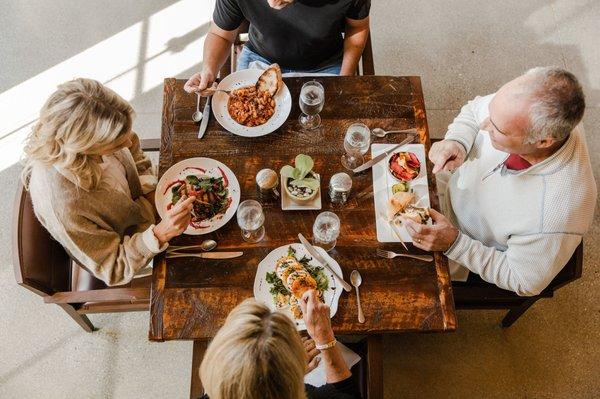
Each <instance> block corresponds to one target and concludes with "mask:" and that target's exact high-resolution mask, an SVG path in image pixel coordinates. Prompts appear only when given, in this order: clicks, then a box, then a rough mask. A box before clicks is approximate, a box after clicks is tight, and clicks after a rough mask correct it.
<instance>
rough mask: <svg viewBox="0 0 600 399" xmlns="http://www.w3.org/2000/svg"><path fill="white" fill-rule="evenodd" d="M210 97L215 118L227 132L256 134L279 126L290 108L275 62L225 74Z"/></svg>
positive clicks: (288, 94) (287, 90)
mask: <svg viewBox="0 0 600 399" xmlns="http://www.w3.org/2000/svg"><path fill="white" fill-rule="evenodd" d="M217 89H218V90H230V91H231V92H230V94H229V95H228V94H226V93H224V92H221V91H217V92H216V93H215V94H214V95H213V97H212V110H213V114H214V115H215V119H216V120H217V121H218V122H219V123H220V124H221V126H223V127H224V128H225V129H226V130H227V131H229V132H231V133H233V134H236V135H238V136H243V137H259V136H264V135H266V134H269V133H272V132H274V131H275V130H277V129H279V128H280V127H281V125H283V123H284V122H285V121H286V120H287V117H288V116H289V114H290V111H291V109H292V97H291V95H290V91H289V89H288V88H287V86H286V85H285V83H283V80H282V79H281V71H280V70H279V66H277V65H276V64H274V65H272V66H271V67H269V68H268V69H267V70H265V71H263V70H260V69H243V70H241V71H237V72H234V73H232V74H231V75H228V76H227V77H225V78H224V79H223V80H222V81H221V82H219V85H218V87H217Z"/></svg>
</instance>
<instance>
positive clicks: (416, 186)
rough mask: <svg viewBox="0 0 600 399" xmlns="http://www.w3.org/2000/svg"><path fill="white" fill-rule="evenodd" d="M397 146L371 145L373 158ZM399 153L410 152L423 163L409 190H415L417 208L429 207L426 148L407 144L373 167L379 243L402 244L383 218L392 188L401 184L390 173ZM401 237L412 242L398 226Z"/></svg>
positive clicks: (420, 145) (409, 184)
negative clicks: (395, 156) (392, 161)
mask: <svg viewBox="0 0 600 399" xmlns="http://www.w3.org/2000/svg"><path fill="white" fill-rule="evenodd" d="M394 145H395V144H393V143H391V144H373V145H371V157H373V158H374V157H376V156H377V155H379V154H381V153H384V152H385V151H387V150H388V149H390V148H391V147H393V146H394ZM399 151H410V152H413V153H415V155H416V156H417V158H419V161H420V162H421V170H420V171H419V175H418V176H417V177H416V178H415V179H413V180H412V181H410V182H409V183H408V187H409V189H413V191H414V193H415V200H416V201H418V203H417V206H420V207H427V208H428V207H429V206H430V202H429V185H428V182H427V163H426V158H425V146H423V144H407V145H404V146H402V147H400V148H398V149H397V150H395V151H394V152H393V153H392V154H390V155H389V156H388V157H386V158H385V159H383V160H381V161H380V162H378V163H377V164H375V165H373V168H372V169H373V190H375V195H374V197H373V198H374V201H375V221H376V225H377V241H379V242H400V240H399V239H398V237H397V236H396V234H395V233H394V231H393V230H392V227H391V226H390V224H389V222H388V221H387V220H386V219H385V218H384V217H382V216H381V214H382V213H383V214H384V215H385V213H386V208H387V203H388V201H389V200H390V198H391V197H392V186H393V185H394V184H396V183H399V182H400V180H397V179H396V178H395V177H394V176H392V174H391V173H390V171H389V169H388V166H389V162H390V158H391V157H392V155H393V154H394V153H396V152H399ZM398 230H399V231H400V236H401V237H402V240H403V241H404V242H412V238H411V236H410V235H409V234H408V232H407V231H406V229H405V228H404V227H402V226H401V225H400V226H398Z"/></svg>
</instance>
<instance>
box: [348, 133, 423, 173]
mask: <svg viewBox="0 0 600 399" xmlns="http://www.w3.org/2000/svg"><path fill="white" fill-rule="evenodd" d="M416 136H417V135H416V134H411V135H409V136H408V137H407V138H406V139H404V141H403V142H401V143H400V144H398V145H395V146H393V147H392V148H390V149H389V150H387V151H386V152H384V153H383V154H379V155H377V156H376V157H375V158H373V159H371V160H370V161H369V162H365V163H364V164H362V165H360V166H359V167H358V168H356V169H354V170H352V172H354V173H360V172H362V171H365V170H367V169H369V168H370V167H371V166H373V165H375V164H376V163H377V162H379V161H381V160H382V159H384V158H386V157H387V156H388V155H390V154H391V153H392V152H394V151H396V150H397V149H398V148H400V147H402V146H403V145H405V144H408V143H410V142H411V141H413V140H414V139H415V137H416Z"/></svg>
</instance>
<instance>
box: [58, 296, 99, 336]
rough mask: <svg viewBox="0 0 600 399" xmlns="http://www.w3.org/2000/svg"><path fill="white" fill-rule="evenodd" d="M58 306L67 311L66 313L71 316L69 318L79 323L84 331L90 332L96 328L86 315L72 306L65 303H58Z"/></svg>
mask: <svg viewBox="0 0 600 399" xmlns="http://www.w3.org/2000/svg"><path fill="white" fill-rule="evenodd" d="M58 306H60V307H61V308H63V310H64V311H65V312H67V314H68V315H69V316H71V318H72V319H73V320H75V322H76V323H77V324H79V325H80V326H81V327H82V328H83V329H84V330H85V331H87V332H90V333H91V332H94V331H96V330H97V328H95V327H94V325H93V324H92V322H91V321H90V319H89V318H88V317H87V316H86V315H84V314H81V313H78V312H77V310H75V308H74V307H73V306H71V305H69V304H66V303H59V304H58Z"/></svg>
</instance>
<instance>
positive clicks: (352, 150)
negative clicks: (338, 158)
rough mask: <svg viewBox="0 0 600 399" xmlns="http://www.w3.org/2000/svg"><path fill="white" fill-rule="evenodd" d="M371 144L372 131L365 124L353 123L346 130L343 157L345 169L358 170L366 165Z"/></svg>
mask: <svg viewBox="0 0 600 399" xmlns="http://www.w3.org/2000/svg"><path fill="white" fill-rule="evenodd" d="M370 144H371V130H370V129H369V127H368V126H367V125H365V124H363V123H353V124H352V125H350V126H349V127H348V130H346V135H345V136H344V150H345V151H346V153H345V154H344V155H342V165H343V166H344V168H346V169H349V170H352V169H356V168H358V167H359V166H360V165H362V164H363V163H364V155H365V154H366V153H367V151H368V150H369V145H370Z"/></svg>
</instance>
